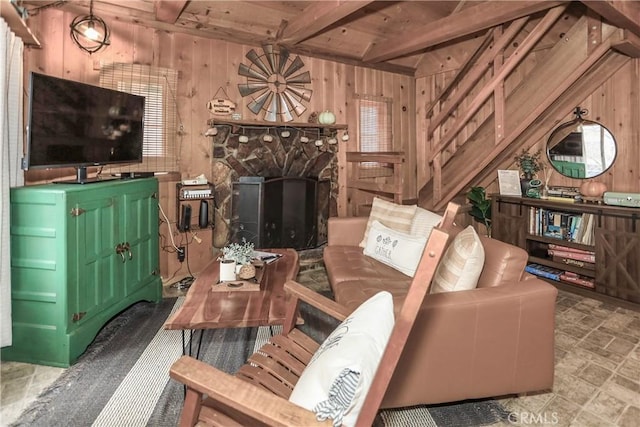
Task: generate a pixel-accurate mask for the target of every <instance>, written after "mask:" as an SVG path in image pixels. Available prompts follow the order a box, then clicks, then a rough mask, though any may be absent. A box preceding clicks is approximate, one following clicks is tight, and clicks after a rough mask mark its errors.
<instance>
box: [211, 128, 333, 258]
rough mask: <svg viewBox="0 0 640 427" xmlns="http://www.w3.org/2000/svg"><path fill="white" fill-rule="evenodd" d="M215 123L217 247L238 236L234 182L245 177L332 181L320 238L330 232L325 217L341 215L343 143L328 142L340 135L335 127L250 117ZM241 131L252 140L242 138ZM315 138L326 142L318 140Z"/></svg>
mask: <svg viewBox="0 0 640 427" xmlns="http://www.w3.org/2000/svg"><path fill="white" fill-rule="evenodd" d="M214 127H215V129H216V130H217V132H216V134H215V135H213V137H212V142H213V157H214V158H213V161H212V166H211V177H212V178H211V181H212V183H213V184H214V187H215V229H214V237H213V245H214V246H215V247H217V248H221V247H224V246H225V245H226V244H227V243H229V242H230V241H231V238H232V237H233V236H232V234H233V227H232V223H233V218H232V199H233V197H232V192H233V183H234V182H236V183H237V182H238V181H239V180H240V178H241V177H262V178H266V179H268V178H277V177H301V178H313V179H316V180H318V181H321V182H328V183H329V185H328V186H327V187H328V188H329V195H328V207H326V206H325V207H323V208H322V209H321V210H322V211H323V212H325V213H322V212H320V213H319V215H320V216H326V217H327V218H319V220H318V228H319V229H318V230H317V232H318V235H319V236H320V240H321V239H322V236H326V220H327V219H328V217H329V216H335V215H337V199H338V194H337V192H338V185H337V183H338V179H337V173H338V168H337V158H336V152H337V150H338V144H329V142H328V139H329V138H336V129H329V128H325V127H323V126H322V125H318V127H309V125H305V126H304V127H295V126H293V125H291V126H284V125H277V126H276V125H269V124H264V125H262V124H255V125H254V124H251V125H247V124H246V123H242V124H238V125H235V124H226V123H225V124H218V123H216V124H215V125H214ZM266 135H269V136H267V137H266V138H265V136H266ZM283 135H284V136H283ZM241 136H242V137H243V138H242V140H245V138H244V137H246V140H247V142H240V140H241V138H240V137H241ZM269 139H271V141H270V142H269ZM304 141H308V142H304ZM316 141H322V145H320V146H316ZM318 144H320V142H318ZM295 208H296V207H295V206H291V209H295ZM322 228H324V229H322Z"/></svg>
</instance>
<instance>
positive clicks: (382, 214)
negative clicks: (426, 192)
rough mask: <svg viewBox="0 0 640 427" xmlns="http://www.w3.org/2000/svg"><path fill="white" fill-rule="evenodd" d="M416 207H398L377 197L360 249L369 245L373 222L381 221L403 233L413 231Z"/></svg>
mask: <svg viewBox="0 0 640 427" xmlns="http://www.w3.org/2000/svg"><path fill="white" fill-rule="evenodd" d="M416 208H417V206H416V205H410V206H408V205H398V204H396V203H393V202H389V201H386V200H384V199H380V198H378V197H375V198H374V199H373V204H372V205H371V212H370V213H369V220H368V221H367V228H366V230H365V231H364V238H363V239H362V241H361V242H360V247H361V248H364V247H365V246H366V244H367V237H368V235H369V230H370V229H371V225H372V224H373V221H379V222H380V223H382V224H384V225H385V226H387V227H389V228H391V229H393V230H396V231H401V232H403V233H409V232H410V231H411V222H412V221H413V216H414V215H415V213H416Z"/></svg>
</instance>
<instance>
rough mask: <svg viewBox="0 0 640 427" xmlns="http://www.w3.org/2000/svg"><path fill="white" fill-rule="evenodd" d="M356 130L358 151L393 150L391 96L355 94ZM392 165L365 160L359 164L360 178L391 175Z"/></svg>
mask: <svg viewBox="0 0 640 427" xmlns="http://www.w3.org/2000/svg"><path fill="white" fill-rule="evenodd" d="M356 99H357V102H358V112H359V120H358V122H359V123H358V132H359V138H358V141H359V144H360V148H359V150H360V151H363V152H377V151H392V150H393V132H392V122H391V106H392V102H393V101H392V100H391V98H387V97H381V96H370V95H357V98H356ZM392 174H393V166H392V165H391V164H390V163H377V162H366V163H361V164H360V178H374V177H381V176H391V175H392Z"/></svg>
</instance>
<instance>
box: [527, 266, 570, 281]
mask: <svg viewBox="0 0 640 427" xmlns="http://www.w3.org/2000/svg"><path fill="white" fill-rule="evenodd" d="M524 270H525V271H526V272H528V273H531V274H534V275H536V276H540V277H545V278H547V279H551V280H555V281H558V282H559V281H560V276H561V275H562V274H563V273H565V271H563V270H558V269H557V268H552V267H547V266H546V265H540V264H529V265H527V266H526V267H525V268H524Z"/></svg>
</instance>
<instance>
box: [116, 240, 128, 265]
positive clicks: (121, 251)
mask: <svg viewBox="0 0 640 427" xmlns="http://www.w3.org/2000/svg"><path fill="white" fill-rule="evenodd" d="M124 251H125V249H124V246H123V245H122V244H121V243H118V245H117V246H116V253H117V254H118V255H120V256H121V257H122V262H125V261H126V259H125V258H124Z"/></svg>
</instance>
